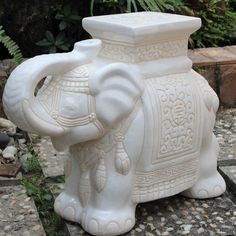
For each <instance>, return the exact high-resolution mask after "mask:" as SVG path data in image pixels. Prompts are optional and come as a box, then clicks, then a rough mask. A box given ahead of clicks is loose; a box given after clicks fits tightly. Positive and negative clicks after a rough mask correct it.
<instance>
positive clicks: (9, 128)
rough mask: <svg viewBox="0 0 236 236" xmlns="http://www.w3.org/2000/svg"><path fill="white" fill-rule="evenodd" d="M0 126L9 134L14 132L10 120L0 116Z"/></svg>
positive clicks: (11, 134) (14, 128)
mask: <svg viewBox="0 0 236 236" xmlns="http://www.w3.org/2000/svg"><path fill="white" fill-rule="evenodd" d="M0 127H1V128H5V129H7V133H8V134H9V135H10V136H13V135H14V134H15V133H16V126H15V125H14V124H13V123H12V122H11V121H10V120H7V119H4V118H0Z"/></svg>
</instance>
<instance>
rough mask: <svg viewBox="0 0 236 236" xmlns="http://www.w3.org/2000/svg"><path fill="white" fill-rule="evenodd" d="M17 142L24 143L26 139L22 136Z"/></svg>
mask: <svg viewBox="0 0 236 236" xmlns="http://www.w3.org/2000/svg"><path fill="white" fill-rule="evenodd" d="M18 143H19V145H21V144H25V143H26V139H24V138H21V139H18Z"/></svg>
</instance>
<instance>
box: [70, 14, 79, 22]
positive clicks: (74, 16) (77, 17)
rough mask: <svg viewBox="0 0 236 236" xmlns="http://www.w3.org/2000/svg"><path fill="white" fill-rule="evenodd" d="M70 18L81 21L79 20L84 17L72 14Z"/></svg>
mask: <svg viewBox="0 0 236 236" xmlns="http://www.w3.org/2000/svg"><path fill="white" fill-rule="evenodd" d="M69 18H70V19H71V20H76V21H79V20H81V19H82V17H81V16H79V15H71V16H70V17H69Z"/></svg>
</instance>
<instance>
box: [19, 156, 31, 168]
mask: <svg viewBox="0 0 236 236" xmlns="http://www.w3.org/2000/svg"><path fill="white" fill-rule="evenodd" d="M31 157H32V154H31V153H26V154H24V155H22V156H20V157H19V162H20V163H21V165H22V168H23V170H24V171H25V172H28V159H30V158H31Z"/></svg>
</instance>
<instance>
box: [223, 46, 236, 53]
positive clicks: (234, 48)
mask: <svg viewBox="0 0 236 236" xmlns="http://www.w3.org/2000/svg"><path fill="white" fill-rule="evenodd" d="M224 49H226V50H228V51H230V52H232V53H233V54H235V55H236V45H233V46H226V47H224Z"/></svg>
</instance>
